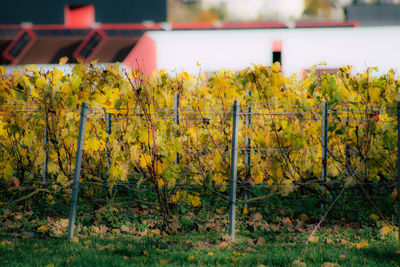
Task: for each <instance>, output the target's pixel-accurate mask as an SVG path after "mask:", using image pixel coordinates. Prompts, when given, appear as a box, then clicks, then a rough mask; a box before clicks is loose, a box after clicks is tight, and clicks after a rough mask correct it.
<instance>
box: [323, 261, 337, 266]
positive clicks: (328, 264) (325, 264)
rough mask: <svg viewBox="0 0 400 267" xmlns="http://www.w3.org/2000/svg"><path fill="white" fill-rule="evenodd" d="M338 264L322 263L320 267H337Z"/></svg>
mask: <svg viewBox="0 0 400 267" xmlns="http://www.w3.org/2000/svg"><path fill="white" fill-rule="evenodd" d="M337 266H339V264H336V263H333V262H328V261H327V262H324V263H322V265H321V267H337Z"/></svg>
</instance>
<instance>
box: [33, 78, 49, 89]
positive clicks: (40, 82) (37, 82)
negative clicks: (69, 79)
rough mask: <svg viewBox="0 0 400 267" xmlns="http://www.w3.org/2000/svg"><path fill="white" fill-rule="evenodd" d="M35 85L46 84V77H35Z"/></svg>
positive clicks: (41, 85)
mask: <svg viewBox="0 0 400 267" xmlns="http://www.w3.org/2000/svg"><path fill="white" fill-rule="evenodd" d="M35 84H36V86H37V87H43V86H45V85H46V84H47V81H46V78H45V77H43V76H40V77H39V78H37V79H36V82H35Z"/></svg>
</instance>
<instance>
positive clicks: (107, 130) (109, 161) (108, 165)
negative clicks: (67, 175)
mask: <svg viewBox="0 0 400 267" xmlns="http://www.w3.org/2000/svg"><path fill="white" fill-rule="evenodd" d="M106 132H107V141H106V150H107V163H106V164H107V165H106V167H107V175H106V177H105V178H104V187H105V190H106V192H107V197H108V198H111V192H110V191H109V188H108V186H109V183H108V179H109V176H110V173H109V170H110V166H111V154H110V135H111V114H110V113H106Z"/></svg>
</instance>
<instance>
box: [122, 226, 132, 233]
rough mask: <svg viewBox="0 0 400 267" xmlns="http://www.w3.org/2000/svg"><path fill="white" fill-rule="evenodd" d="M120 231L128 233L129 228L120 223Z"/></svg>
mask: <svg viewBox="0 0 400 267" xmlns="http://www.w3.org/2000/svg"><path fill="white" fill-rule="evenodd" d="M120 228H121V232H125V233H129V232H130V231H131V229H130V228H129V227H128V226H126V225H121V227H120Z"/></svg>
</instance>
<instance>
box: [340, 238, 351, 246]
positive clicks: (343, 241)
mask: <svg viewBox="0 0 400 267" xmlns="http://www.w3.org/2000/svg"><path fill="white" fill-rule="evenodd" d="M340 243H341V244H343V245H347V244H348V243H349V241H348V240H347V239H344V238H342V239H340Z"/></svg>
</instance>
